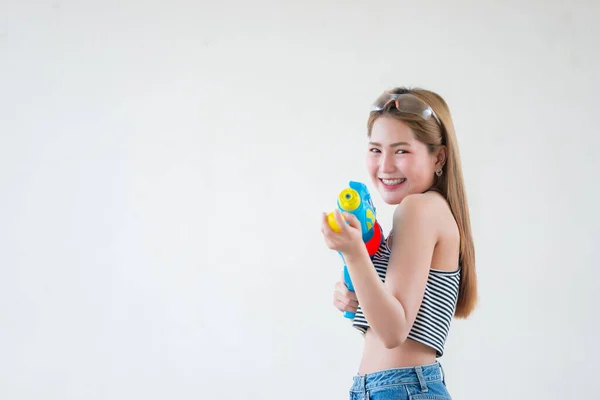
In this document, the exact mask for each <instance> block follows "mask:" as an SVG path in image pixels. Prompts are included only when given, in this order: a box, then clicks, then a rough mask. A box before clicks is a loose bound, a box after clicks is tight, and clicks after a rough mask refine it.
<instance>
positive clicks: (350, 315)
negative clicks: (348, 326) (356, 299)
mask: <svg viewBox="0 0 600 400" xmlns="http://www.w3.org/2000/svg"><path fill="white" fill-rule="evenodd" d="M344 282H345V283H346V286H348V290H350V291H352V292H354V286H353V285H352V280H351V279H350V274H349V273H348V267H346V265H344ZM355 316H356V313H353V312H350V311H344V317H346V318H348V319H354V317H355Z"/></svg>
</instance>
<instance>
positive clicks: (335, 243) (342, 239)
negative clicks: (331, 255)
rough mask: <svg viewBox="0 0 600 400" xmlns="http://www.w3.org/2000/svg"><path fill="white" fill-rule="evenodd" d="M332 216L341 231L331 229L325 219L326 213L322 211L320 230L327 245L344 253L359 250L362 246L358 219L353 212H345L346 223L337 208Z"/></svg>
mask: <svg viewBox="0 0 600 400" xmlns="http://www.w3.org/2000/svg"><path fill="white" fill-rule="evenodd" d="M334 216H335V220H336V222H337V225H338V226H339V227H340V229H341V232H335V231H334V230H333V229H331V227H330V226H329V222H328V221H327V213H323V221H322V226H321V232H323V236H324V237H325V243H326V244H327V247H329V248H330V249H331V250H336V251H339V252H340V253H342V254H344V255H348V254H352V253H358V252H360V251H361V250H362V247H364V243H363V240H362V230H361V225H360V221H359V220H358V219H357V218H356V217H355V216H354V215H353V214H350V213H347V212H345V213H344V217H345V218H346V220H347V221H348V222H349V224H347V223H346V221H344V219H343V218H342V214H341V213H340V211H339V210H338V209H335V211H334ZM361 246H362V247H361Z"/></svg>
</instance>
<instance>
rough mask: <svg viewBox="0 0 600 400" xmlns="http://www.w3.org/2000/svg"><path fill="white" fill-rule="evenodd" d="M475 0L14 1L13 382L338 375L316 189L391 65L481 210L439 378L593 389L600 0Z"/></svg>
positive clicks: (4, 348) (349, 355)
mask: <svg viewBox="0 0 600 400" xmlns="http://www.w3.org/2000/svg"><path fill="white" fill-rule="evenodd" d="M486 3H487V4H485V3H482V2H476V1H460V2H447V1H435V2H433V1H432V2H404V3H403V2H396V1H387V2H380V3H367V2H358V1H346V2H342V1H339V2H335V1H333V0H327V1H324V0H322V1H320V2H316V1H315V2H310V3H309V2H289V1H288V2H276V1H271V2H269V3H268V2H265V1H262V2H244V1H241V0H238V1H236V2H210V3H208V2H197V1H196V2H194V1H183V0H180V1H171V2H164V1H163V2H158V1H154V2H148V1H134V0H119V1H116V0H112V1H101V2H100V1H97V2H81V1H67V0H64V1H59V0H55V1H16V0H13V1H10V0H3V1H2V3H1V5H0V139H1V141H0V190H1V197H0V321H1V329H0V398H2V399H7V400H8V399H10V400H12V399H15V400H16V399H19V400H20V399H27V400H30V399H45V400H46V399H47V400H54V399H87V400H93V399H111V400H112V399H115V400H116V399H119V400H120V399H146V400H154V399H167V398H168V399H198V398H202V399H209V398H210V399H283V398H285V399H290V400H292V399H305V398H319V399H325V398H327V399H345V398H346V397H347V390H348V388H349V386H350V383H351V377H352V375H353V374H354V373H355V372H356V369H357V368H358V361H359V357H360V351H361V342H362V338H361V336H360V334H359V333H358V332H357V331H355V330H353V329H352V328H351V327H350V326H349V322H348V321H347V320H345V319H344V318H342V316H341V315H340V314H339V312H337V311H336V310H335V309H334V308H333V306H332V304H331V298H332V293H333V285H334V283H335V281H336V280H337V279H338V278H339V276H340V272H341V264H340V259H339V257H338V255H337V254H335V253H334V252H332V251H330V250H328V249H327V248H326V247H325V245H324V243H323V240H322V237H321V234H320V231H319V227H320V213H321V212H322V211H329V210H331V209H332V207H333V206H334V205H335V196H336V195H337V193H338V191H339V190H340V188H342V187H343V186H344V185H345V184H346V183H347V181H348V180H351V179H352V180H363V181H366V179H367V176H366V174H365V171H364V168H363V166H364V164H363V158H362V157H363V153H364V143H365V123H366V117H367V112H368V108H369V105H370V103H371V101H372V100H373V99H374V98H375V97H376V96H377V95H378V94H379V93H380V92H381V91H382V90H383V89H387V88H390V87H393V86H395V85H403V84H406V85H411V86H424V87H426V88H430V89H433V90H436V91H438V92H439V93H440V94H442V95H443V96H444V97H445V98H446V100H447V101H448V103H449V104H450V106H451V109H452V112H453V115H454V117H455V123H456V127H457V132H458V135H459V141H460V146H461V153H462V158H463V166H464V169H465V175H466V181H467V182H466V183H467V189H468V195H469V201H470V206H471V212H472V221H473V230H474V234H475V239H476V245H477V260H478V274H479V285H480V286H479V287H480V295H481V302H480V307H479V308H478V309H477V312H476V313H475V314H474V315H473V317H472V318H471V319H469V320H467V321H456V322H455V323H454V325H453V329H452V331H451V334H450V337H449V339H448V343H447V353H446V355H445V356H444V357H443V359H442V360H441V361H442V363H443V365H444V367H445V370H446V373H447V377H448V386H449V389H450V391H451V393H452V394H453V396H454V397H455V398H456V399H461V400H467V399H481V398H485V399H489V400H492V399H506V398H511V399H531V398H536V399H542V398H543V399H565V398H570V399H574V398H584V397H585V398H599V397H598V396H600V395H598V394H597V385H596V384H595V382H596V371H598V364H597V361H596V360H597V358H598V356H600V351H599V350H598V347H597V345H596V343H597V332H598V331H597V325H598V315H599V313H598V309H597V305H598V303H599V295H598V293H599V290H600V285H599V283H598V281H599V278H600V273H599V272H598V266H599V265H600V263H599V261H598V257H599V255H600V254H599V252H598V248H599V247H600V246H599V245H598V242H599V241H600V229H599V224H600V212H599V210H598V204H599V201H600V198H599V197H600V196H599V194H598V188H599V185H598V182H597V180H598V176H599V175H598V174H599V172H600V163H599V162H598V161H597V160H596V159H595V158H594V157H595V156H594V154H595V153H596V152H597V151H598V150H597V149H598V146H599V145H600V139H599V136H598V129H597V126H598V123H597V116H598V110H597V108H598V104H599V102H598V97H597V93H598V91H599V90H600V79H599V78H598V71H599V70H600V53H599V42H600V28H599V27H598V24H597V20H598V18H600V7H599V5H598V4H599V3H598V2H592V1H584V0H576V1H573V2H571V3H572V4H571V5H569V6H567V5H560V4H561V3H563V2H558V1H555V2H552V3H551V2H548V1H545V2H541V1H537V2H534V1H528V2H521V1H520V2H516V1H514V2H511V3H512V4H509V3H507V2H500V1H497V2H494V3H490V2H486ZM375 201H376V203H377V207H378V211H379V213H380V217H381V219H382V220H383V225H384V227H385V228H386V229H389V227H390V226H389V221H388V220H389V217H390V216H391V209H390V208H389V207H387V206H385V205H384V204H383V202H382V201H381V199H380V198H379V197H378V195H375Z"/></svg>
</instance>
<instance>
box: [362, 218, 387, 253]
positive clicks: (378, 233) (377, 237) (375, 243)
mask: <svg viewBox="0 0 600 400" xmlns="http://www.w3.org/2000/svg"><path fill="white" fill-rule="evenodd" d="M373 229H375V232H373V237H372V238H371V240H369V241H368V242H366V243H365V246H367V252H368V253H369V256H371V257H372V256H374V255H375V253H377V250H379V246H380V245H381V241H382V240H383V229H381V226H380V225H379V222H377V221H375V225H374V226H373Z"/></svg>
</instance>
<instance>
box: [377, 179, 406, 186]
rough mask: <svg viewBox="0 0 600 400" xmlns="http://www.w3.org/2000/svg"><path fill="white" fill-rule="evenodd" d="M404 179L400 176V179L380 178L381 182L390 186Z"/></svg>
mask: <svg viewBox="0 0 600 400" xmlns="http://www.w3.org/2000/svg"><path fill="white" fill-rule="evenodd" d="M405 180H406V178H400V179H382V180H381V181H382V182H383V183H385V184H386V185H389V186H392V185H399V184H401V183H402V182H404V181H405Z"/></svg>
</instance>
